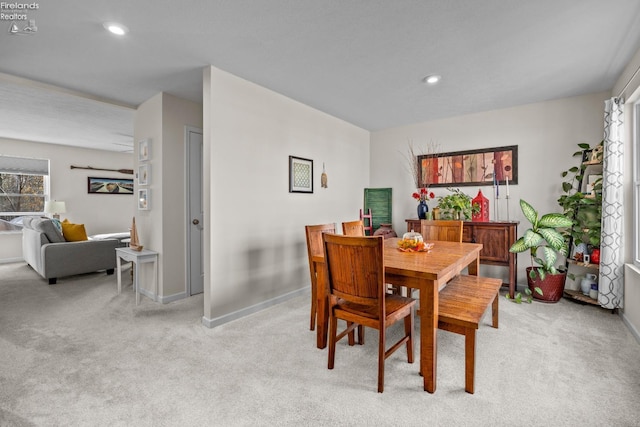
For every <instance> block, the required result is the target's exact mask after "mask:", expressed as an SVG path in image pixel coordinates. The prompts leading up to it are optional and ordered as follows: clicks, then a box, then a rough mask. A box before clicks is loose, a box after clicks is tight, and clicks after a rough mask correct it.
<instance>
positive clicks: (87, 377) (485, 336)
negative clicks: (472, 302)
mask: <svg viewBox="0 0 640 427" xmlns="http://www.w3.org/2000/svg"><path fill="white" fill-rule="evenodd" d="M123 280H124V283H129V285H128V286H127V287H125V288H124V289H123V292H122V294H121V295H117V294H116V279H115V276H107V275H105V274H104V273H96V274H89V275H83V276H77V277H73V278H66V279H60V280H59V282H58V284H57V285H55V286H49V285H47V283H46V281H45V280H43V279H40V278H39V277H38V276H37V275H36V274H35V273H34V272H33V271H32V270H31V269H30V267H28V266H27V265H25V264H24V263H14V264H1V265H0V426H205V425H206V426H209V425H211V426H236V425H238V426H271V425H295V426H307V425H314V426H315V425H348V426H371V425H381V426H638V425H640V404H639V402H640V400H639V396H640V345H639V344H638V342H637V341H636V340H635V339H634V338H633V336H632V335H631V333H630V332H629V331H628V330H627V328H626V327H625V326H624V324H623V323H622V321H621V319H620V317H619V316H617V315H612V314H611V313H610V312H609V311H606V310H603V309H600V308H597V307H592V306H584V305H579V304H577V303H574V302H572V301H566V300H562V301H560V302H559V303H558V304H541V303H534V304H532V305H516V304H513V303H510V302H508V301H506V300H504V299H502V300H501V307H500V329H497V330H496V329H493V328H491V327H490V326H489V316H487V317H486V318H485V320H484V324H483V325H481V327H480V330H479V332H478V348H477V354H478V360H477V366H476V370H477V373H476V393H475V394H474V395H469V394H467V393H465V392H464V338H463V337H462V336H459V335H453V334H450V333H447V332H442V331H440V332H439V335H438V337H439V350H438V389H437V391H436V393H435V394H428V393H425V392H423V391H421V385H422V381H421V377H420V376H419V375H418V364H417V363H415V364H413V365H409V364H407V363H406V356H405V353H404V352H403V351H398V352H396V353H395V354H394V355H393V356H391V357H390V358H389V359H387V362H386V377H385V392H384V393H383V394H379V393H377V392H376V375H377V368H376V363H377V361H376V357H377V339H376V334H375V332H374V331H372V330H368V331H367V344H366V345H365V346H355V347H348V346H346V345H345V344H344V343H342V344H341V345H339V348H338V349H337V356H336V367H335V369H334V370H332V371H329V370H328V369H327V368H326V364H327V353H326V350H318V349H317V348H316V347H315V333H313V332H310V331H309V329H308V328H309V326H308V324H309V321H308V309H309V298H308V297H300V298H296V299H293V300H290V301H288V302H285V303H283V304H280V305H278V306H275V307H272V308H270V309H268V310H264V311H262V312H259V313H256V314H254V315H252V316H249V317H245V318H243V319H240V320H237V321H235V322H232V323H229V324H226V325H223V326H220V327H218V328H215V329H207V328H205V327H204V326H202V325H201V318H202V310H203V301H202V296H196V297H192V298H189V299H185V300H181V301H177V302H174V303H171V304H166V305H161V304H158V303H154V302H152V301H151V300H149V299H147V298H144V297H142V300H141V304H140V306H137V307H136V305H135V296H134V293H133V291H132V290H131V285H130V277H129V271H126V270H125V271H124V272H123ZM397 326H400V325H397ZM418 327H419V323H418ZM394 331H395V329H394ZM392 333H393V332H392ZM416 354H419V350H417V351H416Z"/></svg>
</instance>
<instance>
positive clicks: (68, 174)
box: [0, 138, 134, 260]
mask: <svg viewBox="0 0 640 427" xmlns="http://www.w3.org/2000/svg"><path fill="white" fill-rule="evenodd" d="M0 153H1V154H6V155H11V156H21V157H32V158H40V159H49V160H50V163H49V168H50V197H51V199H52V200H54V199H55V200H63V201H64V202H65V203H66V206H67V212H66V213H65V214H62V215H61V216H60V218H61V219H64V218H68V219H69V221H71V222H75V223H81V224H85V228H86V230H87V234H89V235H91V234H102V233H112V232H126V231H128V230H129V226H130V224H131V216H132V214H133V206H134V200H133V199H134V197H133V196H132V195H121V194H119V195H116V194H88V193H87V178H88V177H89V176H97V177H105V178H133V176H132V175H125V174H121V173H118V172H105V171H89V170H84V169H71V168H70V166H71V165H74V166H91V167H94V168H103V169H133V156H132V155H131V154H126V153H116V152H112V151H103V150H89V149H84V148H77V147H69V146H64V145H56V144H43V143H38V142H30V141H20V140H11V139H3V138H0ZM0 248H1V249H0V260H2V259H10V260H15V259H22V240H21V237H20V235H18V237H16V236H15V235H13V236H7V235H3V234H0Z"/></svg>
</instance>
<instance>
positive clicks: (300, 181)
mask: <svg viewBox="0 0 640 427" xmlns="http://www.w3.org/2000/svg"><path fill="white" fill-rule="evenodd" d="M289 193H313V160H309V159H303V158H301V157H294V156H289Z"/></svg>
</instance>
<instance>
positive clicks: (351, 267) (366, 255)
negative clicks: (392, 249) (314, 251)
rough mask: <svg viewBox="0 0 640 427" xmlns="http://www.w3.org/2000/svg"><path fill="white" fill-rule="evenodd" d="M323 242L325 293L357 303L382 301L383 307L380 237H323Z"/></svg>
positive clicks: (382, 248) (382, 247) (382, 249)
mask: <svg viewBox="0 0 640 427" xmlns="http://www.w3.org/2000/svg"><path fill="white" fill-rule="evenodd" d="M323 239H324V248H325V256H324V257H325V265H326V268H327V284H328V287H329V294H333V295H336V296H338V297H339V298H343V299H345V300H347V301H351V302H355V303H358V304H377V303H378V301H379V300H380V299H381V298H382V299H383V301H382V302H381V303H382V304H383V302H384V294H385V292H384V252H383V251H384V244H383V239H382V237H381V236H375V237H369V236H367V237H355V236H340V235H324V236H323ZM383 305H384V304H383Z"/></svg>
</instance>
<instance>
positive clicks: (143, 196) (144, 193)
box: [138, 188, 150, 211]
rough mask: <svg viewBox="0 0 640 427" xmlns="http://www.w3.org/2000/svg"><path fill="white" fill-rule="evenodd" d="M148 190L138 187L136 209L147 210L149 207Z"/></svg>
mask: <svg viewBox="0 0 640 427" xmlns="http://www.w3.org/2000/svg"><path fill="white" fill-rule="evenodd" d="M149 192H150V190H149V189H147V188H140V189H138V210H140V211H148V210H149V207H150V204H149V202H150V200H149Z"/></svg>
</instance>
